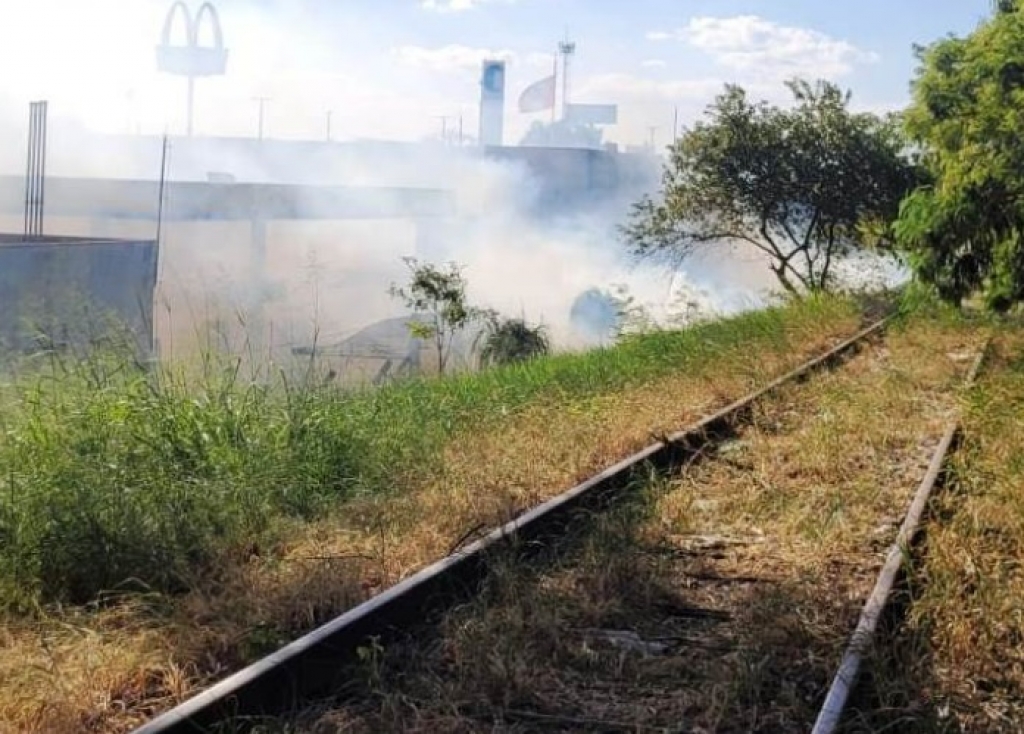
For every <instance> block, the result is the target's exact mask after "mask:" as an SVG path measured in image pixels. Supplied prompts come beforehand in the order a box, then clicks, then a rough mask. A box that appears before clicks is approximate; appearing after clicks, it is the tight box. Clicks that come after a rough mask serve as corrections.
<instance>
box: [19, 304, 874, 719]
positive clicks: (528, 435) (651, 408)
mask: <svg viewBox="0 0 1024 734" xmlns="http://www.w3.org/2000/svg"><path fill="white" fill-rule="evenodd" d="M857 325H858V315H857V313H856V312H855V310H854V309H852V308H851V307H849V306H848V305H840V304H833V305H828V306H815V307H812V308H804V307H798V308H793V309H790V310H789V311H788V312H787V313H786V314H785V316H784V318H781V319H777V320H776V321H774V322H772V323H771V324H768V325H767V326H765V325H763V324H762V323H761V322H757V325H756V326H755V328H748V329H747V331H743V330H742V329H740V330H737V329H734V328H733V327H725V328H723V329H717V330H716V329H715V328H712V329H704V330H702V331H699V332H698V335H699V336H698V338H696V339H691V340H690V342H688V343H691V342H692V345H691V346H690V347H687V348H688V349H690V350H691V352H689V353H686V354H685V355H684V357H683V358H684V360H685V361H684V362H680V364H681V365H683V366H684V367H685V369H680V370H670V369H668V370H667V369H664V368H663V367H659V368H657V369H653V368H646V369H647V372H646V373H645V375H644V378H643V379H628V374H626V375H622V377H626V378H627V379H621V378H617V379H609V378H607V377H604V375H603V373H600V372H599V370H608V369H609V368H612V369H614V368H615V367H616V366H617V367H623V366H628V363H624V364H622V365H618V364H617V363H615V362H614V360H613V359H611V358H608V359H606V358H604V357H601V356H600V355H598V357H599V359H596V360H595V359H591V358H581V359H580V361H579V365H580V367H579V370H578V372H579V374H578V376H574V374H573V370H574V369H576V368H575V367H573V364H575V363H571V364H570V363H568V362H567V361H566V360H564V359H562V360H561V361H560V362H559V361H557V360H555V361H553V362H552V365H553V366H552V367H551V368H548V367H547V366H545V365H544V364H542V365H539V366H538V367H537V368H530V369H524V370H520V371H518V372H515V371H513V372H510V373H509V374H510V377H509V378H508V379H505V378H499V379H497V380H494V379H492V380H490V381H486V380H481V381H480V382H479V384H474V383H472V382H470V381H463V382H462V383H459V384H458V385H457V386H456V387H457V389H463V390H469V391H474V390H475V391H476V392H475V393H474V396H473V397H472V400H474V401H478V402H481V403H487V407H488V410H489V411H490V412H488V413H486V414H481V415H480V416H479V418H478V419H476V420H473V421H469V422H465V423H463V424H461V427H460V426H458V425H457V426H456V427H455V428H454V429H452V428H451V427H450V426H449V427H445V426H444V425H441V426H440V427H438V426H436V425H434V424H432V423H430V422H429V421H434V422H435V423H437V422H443V421H448V420H451V415H452V413H451V411H452V410H453V408H452V407H451V406H452V405H453V404H454V405H456V406H458V405H460V403H459V402H458V401H459V400H460V399H462V398H461V397H460V396H459V395H456V394H455V389H456V388H452V389H448V388H444V390H441V389H438V390H435V391H434V393H437V394H436V395H435V394H433V393H430V392H429V390H431V389H432V388H424V389H422V390H420V389H419V388H415V387H414V388H412V389H409V390H407V391H406V393H398V398H401V399H403V400H407V401H411V402H410V406H411V407H410V408H409V409H408V410H407V412H406V413H401V412H398V408H394V409H393V412H392V413H390V414H386V415H385V416H382V417H381V418H380V421H384V420H385V418H394V417H395V416H398V417H400V418H402V419H403V420H405V421H407V424H401V425H395V424H393V423H387V424H384V423H381V424H380V425H377V427H376V430H378V431H380V432H381V433H382V435H383V438H382V439H381V440H380V441H379V442H378V443H375V444H372V445H371V444H369V443H367V444H366V445H367V446H371V448H373V450H374V451H377V452H378V454H375V455H374V457H372V458H374V459H375V460H378V459H379V460H380V462H381V464H380V466H377V465H375V466H374V467H373V472H370V473H369V474H368V475H367V476H371V478H374V481H377V482H378V484H377V485H374V487H375V488H376V493H369V494H364V495H362V496H361V498H360V496H359V495H355V496H349V497H346V498H343V501H342V499H339V500H338V501H337V502H336V503H335V505H334V507H333V509H329V510H328V512H327V514H326V516H324V517H322V518H321V519H319V520H315V521H312V522H310V521H306V520H303V519H301V518H300V517H296V518H292V519H288V517H287V516H285V517H281V518H278V519H277V520H276V524H275V526H274V532H273V533H263V532H261V533H255V534H254V535H253V541H252V542H250V543H248V544H245V545H242V546H238V547H233V548H232V553H231V554H230V555H221V556H218V557H219V558H221V559H224V560H226V561H229V562H226V563H224V564H223V565H218V566H209V565H206V566H199V567H198V568H199V569H201V570H197V571H196V572H195V573H196V576H195V577H194V578H185V579H184V581H185V583H184V586H185V587H186V588H187V589H188V591H187V593H184V594H177V595H175V594H171V593H167V592H166V591H162V590H157V589H153V590H152V591H148V592H147V591H145V590H143V591H138V590H137V589H138V587H139V584H135V585H134V588H133V589H132V590H131V591H125V590H122V591H119V592H108V593H103V594H101V595H100V597H99V598H98V600H97V601H96V602H93V603H91V604H88V605H79V606H69V605H66V604H61V603H56V602H53V601H47V600H46V599H43V598H40V599H39V600H37V601H36V602H35V605H34V608H33V609H32V610H31V611H30V612H29V613H26V612H25V610H24V605H21V606H20V607H19V609H18V611H17V613H16V612H15V611H11V612H9V613H8V614H7V615H6V617H5V619H4V623H3V625H2V626H0V651H2V655H0V731H5V732H6V731H8V730H9V731H12V732H15V731H16V732H47V733H49V732H64V731H68V732H71V731H74V732H89V731H94V732H112V731H125V730H127V729H129V728H131V727H132V726H133V725H136V724H138V723H140V722H141V721H143V720H144V719H146V718H147V717H149V716H151V715H152V714H153V713H154V712H156V711H159V710H162V709H165V708H167V707H169V706H171V705H173V704H174V703H176V702H178V701H180V700H182V699H183V698H185V697H186V696H187V695H189V694H191V693H193V692H195V690H196V689H197V688H198V687H200V686H202V685H205V684H206V683H208V682H210V681H211V680H213V679H215V678H218V677H221V676H223V675H224V674H226V673H227V672H230V671H231V670H233V669H236V668H237V667H239V666H240V665H242V664H244V663H246V662H249V661H251V660H252V659H254V658H256V657H257V656H259V655H261V654H264V653H266V652H268V651H269V650H271V649H274V648H276V647H277V646H279V645H280V644H282V643H283V642H285V641H287V640H289V639H291V638H293V637H294V636H296V635H298V634H300V633H301V632H304V631H307V630H308V629H310V628H311V627H313V626H315V625H316V624H318V623H321V622H322V621H324V620H325V619H327V618H329V617H331V616H333V615H335V614H337V613H338V612H340V611H342V610H344V609H346V608H348V607H350V606H352V605H353V604H354V603H357V602H358V601H361V600H363V599H365V598H367V597H369V596H371V595H373V594H374V593H376V592H377V591H379V590H380V589H382V588H384V587H386V586H388V585H390V584H392V583H394V582H395V581H397V580H398V579H400V578H402V577H404V576H406V575H408V574H409V573H411V572H412V571H414V570H416V569H417V568H419V567H421V566H422V565H424V564H425V563H427V562H429V561H432V560H435V559H436V558H438V557H439V556H442V555H444V554H445V553H447V552H448V551H449V550H450V549H451V548H452V546H453V545H455V544H456V543H458V542H459V541H460V540H461V539H464V538H465V537H466V536H467V535H472V534H473V532H474V530H475V529H478V528H479V529H483V528H486V527H490V526H492V525H494V524H496V523H498V522H500V521H502V520H504V519H507V518H508V517H509V516H511V515H512V514H515V513H516V512H518V511H520V510H522V509H523V508H524V507H527V506H529V505H530V504H533V503H535V502H537V501H539V500H542V499H544V498H546V497H549V496H551V495H553V494H555V493H557V492H558V491H560V490H561V489H563V488H565V487H566V486H568V485H569V484H571V483H572V482H573V481H574V480H576V479H579V478H581V477H583V476H585V475H587V474H589V473H591V472H593V471H594V470H596V469H599V468H602V467H604V466H605V465H607V464H610V463H612V462H613V461H614V460H617V459H619V458H621V457H622V455H623V454H625V453H627V452H629V451H630V450H631V449H635V448H637V447H639V446H641V445H644V444H646V443H648V442H649V441H650V437H651V436H652V435H656V434H659V433H660V432H662V431H665V430H668V429H674V428H678V427H680V426H681V425H683V424H685V423H687V422H689V421H690V420H692V419H694V418H695V417H697V416H699V415H701V414H702V413H705V412H707V411H709V410H711V409H712V408H713V407H718V406H719V405H721V404H722V403H724V402H725V401H727V400H728V399H731V398H735V397H737V396H739V395H740V394H742V393H744V392H746V391H748V390H749V389H750V388H752V387H753V386H754V385H756V384H758V383H762V382H764V381H766V380H767V379H768V378H769V377H772V376H774V375H775V374H777V373H779V372H780V371H782V370H783V369H785V368H788V367H792V366H794V365H795V364H797V363H799V362H800V361H802V360H803V359H805V358H806V357H807V356H808V355H810V354H812V353H817V352H820V351H821V350H823V349H824V348H825V347H826V346H828V345H829V344H830V343H833V342H834V341H837V340H838V339H839V338H840V337H841V336H845V335H848V334H850V333H851V332H853V331H854V330H855V329H856V327H857ZM741 334H745V335H746V336H745V337H744V338H737V337H738V336H739V335H741ZM600 360H604V362H602V361H600ZM605 362H607V364H605ZM602 365H604V366H602ZM587 370H596V371H594V372H593V377H594V379H597V380H598V381H597V382H594V383H593V385H594V387H590V386H588V385H589V384H590V383H589V382H588V380H590V379H591V372H587ZM616 374H618V373H616ZM556 378H557V379H556ZM502 380H504V382H502ZM573 380H575V382H574V381H573ZM601 380H603V382H602V381H601ZM576 383H579V384H578V385H577V384H576ZM547 385H550V386H551V388H553V389H551V388H548V387H545V386H547ZM445 390H446V391H447V392H445ZM487 390H492V391H493V395H494V396H495V398H494V399H491V400H488V394H487V392H486V391H487ZM417 391H418V392H417ZM502 391H504V392H502ZM516 391H518V392H516ZM477 393H479V394H477ZM510 395H523V396H526V397H520V398H514V399H509V396H510ZM403 396H404V397H403ZM398 398H395V399H394V400H393V401H392V402H394V401H397V400H398ZM387 399H391V398H387ZM517 399H518V400H519V402H518V403H516V400H517ZM467 400H468V398H467ZM417 401H425V402H417ZM430 401H434V402H430ZM445 401H447V402H445ZM506 402H507V404H508V405H509V406H510V407H509V409H508V410H507V411H506V410H504V409H503V408H502V405H504V404H505V403H506ZM332 405H333V404H332ZM338 405H339V406H340V407H341V408H346V407H351V406H350V405H349V404H347V403H338ZM423 405H427V406H434V405H436V407H437V410H438V414H439V415H438V416H437V417H434V416H431V415H427V414H425V413H424V408H423V407H422V406H423ZM468 405H469V406H470V407H473V406H474V405H476V403H468ZM356 407H357V408H358V407H359V406H358V405H356ZM402 410H405V408H402ZM417 421H423V422H417ZM341 425H346V426H347V425H348V424H341ZM329 428H330V424H328V425H327V426H326V428H324V427H321V430H327V429H329ZM362 428H366V429H368V430H374V424H373V423H372V420H371V419H370V418H368V419H367V420H366V423H365V426H364V425H363V424H360V429H362ZM417 431H425V432H427V433H428V434H429V435H428V436H427V439H424V440H422V441H420V443H415V442H413V443H411V448H410V441H413V438H414V434H415V433H416V432H417ZM355 437H356V438H359V439H360V440H365V441H368V440H369V439H366V438H365V436H362V435H361V434H357V435H356V436H355ZM403 437H404V438H403ZM333 440H335V442H336V441H337V439H333ZM328 444H329V442H328ZM328 444H324V445H325V446H327V445H328ZM360 445H362V444H360ZM319 448H322V447H319ZM412 449H415V450H412ZM389 451H390V452H392V453H389ZM417 452H419V453H417ZM389 457H390V458H391V465H390V466H385V464H386V463H387V459H388V458H389ZM272 459H273V457H264V458H263V462H264V463H265V462H267V461H270V460H272ZM237 466H238V467H244V466H245V464H244V463H242V464H238V465H237ZM381 467H384V468H386V469H387V471H384V470H383V469H382V468H381ZM285 468H287V467H286V466H282V467H280V470H283V469H285ZM131 471H132V467H131V465H130V464H128V465H126V466H124V467H119V468H118V472H117V476H116V477H114V476H112V477H111V478H110V480H109V481H111V482H114V481H115V479H116V480H117V481H121V480H123V478H124V477H126V476H127V477H130V476H131ZM125 472H127V474H126V473H125ZM374 472H376V473H374ZM277 473H279V471H278V472H277ZM269 476H270V477H271V479H272V478H273V477H274V476H276V473H271V474H270V475H269ZM245 479H246V477H244V476H243V481H244V480H245ZM257 479H259V480H260V481H263V480H264V478H262V477H255V478H253V481H255V480H257ZM367 481H368V480H367ZM388 483H390V485H389V484H388ZM389 486H390V487H391V488H392V489H393V490H394V491H383V490H385V489H387V488H388V487H389ZM193 491H198V490H193ZM250 494H252V493H250ZM254 496H255V495H254ZM248 497H249V495H241V499H242V500H247V498H248ZM258 507H259V506H257V509H258ZM181 524H182V525H186V524H187V521H186V520H184V519H183V520H182V521H181ZM200 574H201V575H200Z"/></svg>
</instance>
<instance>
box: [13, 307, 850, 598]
mask: <svg viewBox="0 0 1024 734" xmlns="http://www.w3.org/2000/svg"><path fill="white" fill-rule="evenodd" d="M853 309H854V307H853V305H852V304H851V303H849V302H846V301H835V300H820V299H811V300H808V301H805V302H802V303H798V304H792V305H788V306H782V307H777V308H771V309H767V310H764V311H758V312H751V313H746V314H743V315H741V316H737V317H733V318H729V319H724V320H721V321H716V322H712V323H707V324H701V325H699V326H695V327H693V328H690V329H688V330H685V331H678V332H659V333H652V334H647V335H641V336H635V337H630V338H628V339H626V340H625V341H623V342H622V343H621V344H619V345H618V346H616V347H614V348H608V349H602V350H596V351H593V352H589V353H586V354H577V355H560V356H552V357H548V358H544V359H538V360H535V361H531V362H528V363H524V364H517V365H512V366H508V367H504V368H497V369H492V370H488V371H485V372H482V373H478V374H469V375H462V376H457V377H452V378H448V379H422V380H411V381H408V382H403V383H397V384H394V385H391V386H388V387H385V388H381V389H378V390H354V391H353V390H349V391H346V390H343V389H339V388H333V387H327V386H325V385H324V384H323V382H322V380H320V379H319V378H318V376H317V375H316V374H314V373H313V372H312V371H311V372H310V373H309V374H308V375H306V376H305V377H304V378H300V379H297V380H296V379H293V378H290V377H288V376H286V375H285V374H284V373H283V372H282V373H276V375H275V373H273V372H267V373H264V375H263V379H252V377H251V376H243V372H242V370H241V367H240V363H239V362H238V361H236V360H232V359H230V358H227V357H217V356H216V355H206V356H204V358H203V359H202V361H201V364H199V365H198V366H191V367H190V368H188V369H186V368H185V367H181V366H177V367H175V366H161V367H157V368H146V367H143V366H141V365H139V364H137V363H135V362H134V361H133V360H132V359H131V358H130V357H125V356H117V355H116V354H103V355H99V354H95V353H94V354H91V355H89V356H87V357H83V358H78V359H65V358H58V357H55V356H52V355H51V356H50V357H48V358H43V359H42V360H41V361H38V362H36V363H33V364H29V365H25V364H21V365H20V366H19V369H18V370H16V371H15V373H14V375H13V376H12V377H9V378H8V379H6V381H4V380H2V379H0V604H3V605H5V606H6V607H8V608H9V609H10V608H15V609H26V608H31V607H32V606H33V605H35V604H38V603H41V602H47V601H53V600H57V601H66V602H72V603H82V602H87V601H91V600H94V599H96V598H97V597H98V596H99V595H101V594H103V593H104V592H107V591H111V590H117V589H125V588H128V589H153V590H157V591H162V592H176V591H183V590H186V589H188V588H191V587H192V586H193V585H194V584H196V583H197V581H198V579H200V578H202V577H204V576H209V575H211V574H216V573H217V569H218V568H219V567H221V564H222V563H223V562H224V561H226V560H228V559H230V558H232V557H235V558H238V557H244V556H245V555H246V554H248V553H251V552H253V550H254V549H263V550H261V552H267V551H266V550H265V549H266V548H267V547H268V545H269V544H271V543H272V542H273V540H274V538H275V532H276V530H277V529H278V528H279V527H280V526H281V524H282V522H286V521H289V520H293V521H294V520H299V521H301V520H306V519H311V518H316V517H318V516H321V515H322V514H323V513H325V512H326V511H328V509H330V508H332V507H338V506H339V505H341V504H342V503H344V501H345V500H346V499H349V498H351V497H353V496H355V495H358V494H362V493H378V492H387V491H400V490H401V488H402V486H403V485H404V484H405V482H406V480H407V479H408V478H409V477H410V475H412V474H414V473H422V472H432V471H436V470H438V469H439V468H440V464H441V462H442V456H443V450H444V448H445V446H446V445H448V444H449V443H450V442H451V441H456V440H458V437H459V436H460V435H461V434H463V433H464V432H466V431H470V430H483V429H486V428H487V426H488V425H492V424H494V423H495V422H497V421H501V420H503V419H504V418H505V417H506V416H507V415H509V414H510V413H514V412H515V411H517V410H520V409H522V408H523V407H524V406H526V405H528V404H534V403H536V402H537V401H553V402H554V404H556V405H558V404H568V403H572V402H573V401H576V400H580V399H587V398H589V397H591V396H596V395H600V394H607V393H611V392H614V391H617V390H621V389H624V388H627V387H629V386H631V385H637V384H642V383H644V382H645V381H648V380H650V379H652V378H654V377H657V376H659V375H663V374H665V373H668V372H671V371H688V370H689V371H694V372H697V371H700V372H702V373H707V372H708V371H709V370H713V369H714V367H715V365H716V364H717V363H718V362H719V361H720V360H722V359H725V358H726V356H727V355H729V354H733V355H735V354H736V353H737V352H738V351H740V350H753V351H758V350H773V351H776V352H778V351H784V350H785V349H786V348H787V347H788V346H789V345H790V344H791V343H792V340H793V339H794V338H795V335H796V334H798V333H801V331H803V332H806V330H807V328H808V327H809V326H811V325H813V324H814V323H816V322H818V321H821V320H830V319H835V318H839V317H842V316H849V315H850V314H851V313H852V311H853ZM268 375H270V377H269V378H268Z"/></svg>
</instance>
